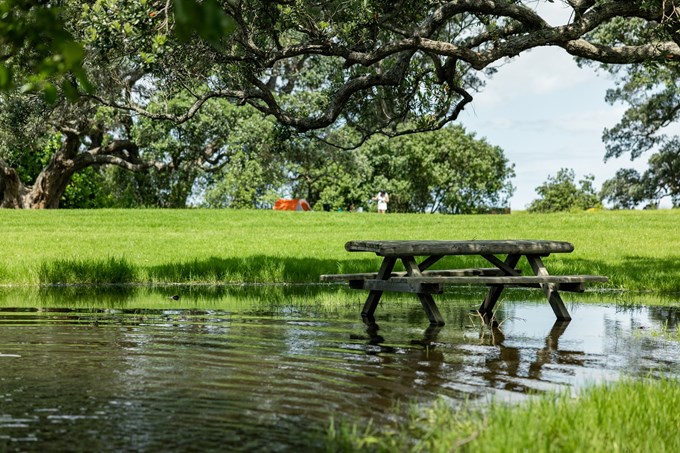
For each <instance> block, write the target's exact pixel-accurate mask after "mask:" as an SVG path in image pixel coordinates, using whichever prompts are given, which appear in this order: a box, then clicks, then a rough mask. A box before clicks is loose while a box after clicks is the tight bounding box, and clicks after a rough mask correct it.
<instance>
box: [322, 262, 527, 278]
mask: <svg viewBox="0 0 680 453" xmlns="http://www.w3.org/2000/svg"><path fill="white" fill-rule="evenodd" d="M420 266H422V264H421V265H420ZM421 269H422V267H421ZM515 272H517V273H519V272H520V270H519V269H515ZM421 274H422V275H423V276H442V277H444V276H448V277H456V276H459V277H463V276H466V275H467V276H472V275H504V274H503V272H502V271H501V270H500V269H496V268H494V267H481V268H467V269H443V270H432V271H422V272H421ZM377 276H378V273H377V272H364V273H357V274H324V275H321V276H320V280H321V281H322V282H341V281H345V280H362V279H374V278H376V277H377ZM405 276H406V272H392V273H391V274H390V277H391V278H394V277H405Z"/></svg>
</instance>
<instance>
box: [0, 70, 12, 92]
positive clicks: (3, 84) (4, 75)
mask: <svg viewBox="0 0 680 453" xmlns="http://www.w3.org/2000/svg"><path fill="white" fill-rule="evenodd" d="M11 87H12V68H9V67H7V66H4V65H0V89H2V90H8V89H10V88H11Z"/></svg>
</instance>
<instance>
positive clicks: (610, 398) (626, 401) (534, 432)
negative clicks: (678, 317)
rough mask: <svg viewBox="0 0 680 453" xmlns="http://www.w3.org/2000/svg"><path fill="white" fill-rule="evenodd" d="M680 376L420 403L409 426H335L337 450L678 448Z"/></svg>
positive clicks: (331, 437)
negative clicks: (474, 401) (489, 399)
mask: <svg viewBox="0 0 680 453" xmlns="http://www.w3.org/2000/svg"><path fill="white" fill-rule="evenodd" d="M678 404H680V386H679V385H678V382H677V380H676V379H673V378H661V379H653V378H646V379H635V380H634V379H630V378H629V379H625V380H624V381H622V382H617V383H613V384H606V385H598V386H594V387H590V388H587V389H586V390H584V391H582V392H581V394H579V395H578V397H577V398H574V397H572V396H571V394H570V393H569V392H567V391H565V392H561V393H558V394H547V395H542V396H540V397H538V398H536V399H533V400H531V401H530V402H529V403H526V404H523V405H518V406H516V405H508V404H502V403H498V402H496V403H494V404H492V405H491V407H489V408H487V409H485V410H484V411H482V410H480V409H474V408H472V407H470V406H465V407H463V408H455V407H450V406H448V405H447V404H446V403H445V402H444V401H443V400H437V401H436V402H435V403H434V404H432V405H431V406H429V407H422V408H418V407H413V409H412V411H413V412H414V413H415V414H416V415H415V416H412V417H411V419H410V420H409V421H408V422H407V423H406V424H405V425H400V426H388V427H384V428H382V429H378V428H376V427H373V426H371V425H369V426H368V428H367V429H366V430H365V431H364V432H358V431H357V429H356V426H354V427H353V428H348V427H347V426H346V425H343V426H341V427H340V428H339V429H338V428H336V427H335V426H334V425H331V427H330V429H329V430H328V436H327V446H328V449H329V450H334V451H356V450H361V451H371V452H392V451H403V452H422V451H427V452H450V451H454V450H461V451H465V452H506V451H535V452H554V451H591V452H603V453H604V452H611V451H658V452H666V451H676V450H677V449H678V448H680V437H679V436H677V435H668V434H666V433H667V432H668V430H670V431H671V432H674V430H675V427H676V426H677V424H678V423H680V416H679V415H678V413H677V410H676V408H677V406H678Z"/></svg>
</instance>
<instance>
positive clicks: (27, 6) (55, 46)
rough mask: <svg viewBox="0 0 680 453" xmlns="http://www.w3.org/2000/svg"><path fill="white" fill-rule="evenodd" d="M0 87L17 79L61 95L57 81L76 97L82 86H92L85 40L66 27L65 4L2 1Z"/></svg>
mask: <svg viewBox="0 0 680 453" xmlns="http://www.w3.org/2000/svg"><path fill="white" fill-rule="evenodd" d="M0 47H2V49H3V52H2V56H1V57H0V90H9V89H11V88H13V87H14V86H15V85H16V84H17V83H18V84H19V85H22V86H21V89H22V90H23V91H34V90H37V91H41V92H42V93H43V95H44V97H45V100H46V101H47V102H50V103H53V102H55V101H56V99H57V87H56V86H55V85H54V84H55V83H57V84H58V85H59V86H60V88H61V89H62V90H63V92H64V93H66V94H67V95H68V96H69V97H71V98H72V99H75V98H76V96H77V89H78V88H79V87H81V88H84V89H85V90H88V91H89V90H91V89H92V86H91V84H90V82H89V80H88V78H87V75H86V73H85V71H84V70H83V67H82V64H83V61H84V58H85V52H84V49H83V46H82V44H81V43H79V42H77V41H76V40H75V39H74V37H73V35H72V34H71V33H69V32H68V31H67V30H66V27H65V21H64V17H63V15H62V8H60V7H58V6H56V5H55V4H54V2H48V1H44V0H3V1H2V2H1V3H0Z"/></svg>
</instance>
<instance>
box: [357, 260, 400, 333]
mask: <svg viewBox="0 0 680 453" xmlns="http://www.w3.org/2000/svg"><path fill="white" fill-rule="evenodd" d="M396 262H397V259H396V258H392V257H387V256H386V257H385V258H384V259H383V262H382V264H381V265H380V270H379V271H378V275H377V277H376V278H377V279H378V280H387V279H389V278H390V275H391V274H392V269H394V265H395V263H396ZM382 293H383V292H382V291H378V290H371V291H370V292H369V293H368V297H367V298H366V302H365V303H364V308H363V309H362V310H361V317H362V318H364V319H369V320H373V313H375V309H376V308H377V307H378V302H380V297H382Z"/></svg>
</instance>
